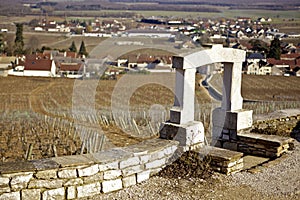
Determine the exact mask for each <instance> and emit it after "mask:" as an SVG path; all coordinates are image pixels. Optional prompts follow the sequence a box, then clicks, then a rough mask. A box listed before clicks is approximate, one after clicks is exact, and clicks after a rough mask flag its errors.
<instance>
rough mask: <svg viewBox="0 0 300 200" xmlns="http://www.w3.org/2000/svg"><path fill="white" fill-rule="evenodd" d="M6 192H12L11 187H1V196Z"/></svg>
mask: <svg viewBox="0 0 300 200" xmlns="http://www.w3.org/2000/svg"><path fill="white" fill-rule="evenodd" d="M5 192H10V187H9V186H6V187H5V186H1V187H0V194H2V193H5Z"/></svg>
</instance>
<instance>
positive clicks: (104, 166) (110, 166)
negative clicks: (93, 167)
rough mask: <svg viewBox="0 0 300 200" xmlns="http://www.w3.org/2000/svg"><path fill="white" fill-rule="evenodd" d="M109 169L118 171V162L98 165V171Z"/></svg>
mask: <svg viewBox="0 0 300 200" xmlns="http://www.w3.org/2000/svg"><path fill="white" fill-rule="evenodd" d="M110 169H119V161H114V162H109V163H105V164H99V171H101V172H103V171H106V170H110Z"/></svg>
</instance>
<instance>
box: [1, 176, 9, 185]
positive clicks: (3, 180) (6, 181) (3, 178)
mask: <svg viewBox="0 0 300 200" xmlns="http://www.w3.org/2000/svg"><path fill="white" fill-rule="evenodd" d="M8 183H9V178H7V177H0V187H2V186H4V187H5V186H8Z"/></svg>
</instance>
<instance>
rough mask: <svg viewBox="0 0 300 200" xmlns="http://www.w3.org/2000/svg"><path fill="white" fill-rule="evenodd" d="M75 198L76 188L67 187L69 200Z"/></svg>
mask: <svg viewBox="0 0 300 200" xmlns="http://www.w3.org/2000/svg"><path fill="white" fill-rule="evenodd" d="M75 198H76V188H75V186H70V187H67V199H75Z"/></svg>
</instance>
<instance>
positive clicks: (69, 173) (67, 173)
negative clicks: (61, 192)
mask: <svg viewBox="0 0 300 200" xmlns="http://www.w3.org/2000/svg"><path fill="white" fill-rule="evenodd" d="M57 175H58V177H59V178H77V172H76V169H64V170H61V171H58V172H57Z"/></svg>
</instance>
